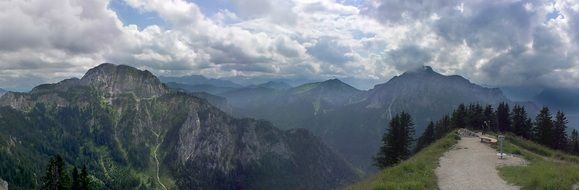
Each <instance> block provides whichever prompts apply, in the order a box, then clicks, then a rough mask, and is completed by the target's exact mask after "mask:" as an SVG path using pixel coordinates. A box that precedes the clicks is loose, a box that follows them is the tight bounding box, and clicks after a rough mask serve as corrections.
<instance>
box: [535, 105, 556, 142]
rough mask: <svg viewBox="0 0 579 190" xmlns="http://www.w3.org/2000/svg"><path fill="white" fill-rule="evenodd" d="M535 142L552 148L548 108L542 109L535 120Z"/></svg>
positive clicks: (550, 117)
mask: <svg viewBox="0 0 579 190" xmlns="http://www.w3.org/2000/svg"><path fill="white" fill-rule="evenodd" d="M534 132H535V135H534V136H535V140H536V142H538V143H539V144H542V145H545V146H552V144H553V143H552V142H553V120H552V116H551V112H550V111H549V108H547V107H543V108H542V109H541V111H540V112H539V114H538V115H537V117H536V118H535V128H534Z"/></svg>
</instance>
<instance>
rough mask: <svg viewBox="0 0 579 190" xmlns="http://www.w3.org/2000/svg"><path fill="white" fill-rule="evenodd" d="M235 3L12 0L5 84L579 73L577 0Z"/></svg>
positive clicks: (563, 78)
mask: <svg viewBox="0 0 579 190" xmlns="http://www.w3.org/2000/svg"><path fill="white" fill-rule="evenodd" d="M231 2H232V6H233V7H234V8H232V9H221V10H219V11H217V12H216V13H215V14H214V15H204V14H203V12H202V11H201V10H202V9H203V7H199V6H197V5H196V4H195V3H193V2H191V1H185V0H125V3H126V4H127V5H128V6H130V7H132V8H134V9H136V10H138V11H141V12H151V13H155V15H158V16H159V17H161V19H163V20H164V21H166V23H167V26H162V27H161V26H156V25H151V26H148V27H145V28H138V27H137V26H135V25H127V24H123V23H122V22H121V21H120V19H119V18H118V14H117V13H115V12H114V11H112V10H111V9H110V8H109V7H108V1H103V0H55V1H50V2H48V1H42V0H30V1H16V0H11V1H2V2H0V25H1V26H3V27H2V29H0V74H1V77H0V86H1V87H17V86H22V85H24V86H28V87H30V81H50V82H54V81H56V80H59V79H62V78H65V77H69V76H77V77H78V76H80V75H82V73H83V72H84V71H85V70H86V69H88V68H90V67H92V66H94V65H96V64H99V63H100V62H105V61H106V62H114V63H119V64H128V65H133V66H137V67H140V68H146V69H150V70H152V71H153V72H155V73H157V74H162V75H183V74H193V73H195V74H205V75H210V76H212V77H231V76H254V77H287V78H311V79H324V78H329V77H334V76H336V77H341V78H356V79H361V80H365V79H368V80H372V81H376V80H378V81H386V80H388V79H389V78H390V77H392V76H393V75H396V74H400V73H401V72H403V71H404V70H405V69H408V68H412V67H416V66H417V65H422V64H429V65H432V66H433V67H434V68H435V70H438V71H441V72H443V73H446V74H461V75H464V76H466V77H467V78H470V79H473V80H474V82H477V83H483V84H491V85H519V84H525V83H532V84H538V85H561V86H573V85H575V86H576V85H577V83H578V81H579V76H578V73H577V71H578V70H579V47H578V46H577V44H579V31H578V30H579V29H578V28H579V3H577V2H576V1H573V0H555V1H551V0H549V1H546V0H545V1H543V0H523V1H519V0H501V1H491V2H489V1H484V0H473V1H445V0H434V1H420V0H403V1H402V0H401V1H398V0H388V1H386V0H384V1H379V0H368V1H336V0H268V1H264V0H233V1H231ZM554 13H557V14H559V16H551V17H552V18H550V17H549V16H548V15H556V14H554ZM39 72H41V73H46V74H43V75H38V74H36V73H39ZM13 81H22V82H13ZM24 81H26V83H25V82H24Z"/></svg>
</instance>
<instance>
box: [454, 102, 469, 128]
mask: <svg viewBox="0 0 579 190" xmlns="http://www.w3.org/2000/svg"><path fill="white" fill-rule="evenodd" d="M467 116H468V112H467V110H466V106H464V104H460V105H458V108H457V109H456V110H454V112H453V113H452V118H451V120H452V127H453V128H455V129H456V128H465V127H466V124H467V123H466V119H467Z"/></svg>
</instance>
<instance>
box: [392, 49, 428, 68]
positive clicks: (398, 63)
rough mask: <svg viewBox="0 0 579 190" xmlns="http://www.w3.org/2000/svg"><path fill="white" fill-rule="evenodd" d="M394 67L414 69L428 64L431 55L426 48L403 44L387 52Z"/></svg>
mask: <svg viewBox="0 0 579 190" xmlns="http://www.w3.org/2000/svg"><path fill="white" fill-rule="evenodd" d="M389 55H390V59H391V60H392V63H393V64H394V67H395V68H396V69H397V70H399V71H406V70H414V69H416V68H420V67H422V66H424V65H429V63H430V61H431V60H432V56H431V55H430V54H429V52H428V51H427V50H424V49H422V48H420V47H416V46H405V47H401V48H400V49H395V50H392V51H390V52H389Z"/></svg>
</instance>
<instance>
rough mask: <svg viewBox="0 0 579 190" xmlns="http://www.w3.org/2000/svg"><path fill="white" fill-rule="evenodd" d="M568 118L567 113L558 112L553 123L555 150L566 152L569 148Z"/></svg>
mask: <svg viewBox="0 0 579 190" xmlns="http://www.w3.org/2000/svg"><path fill="white" fill-rule="evenodd" d="M567 123H569V122H568V121H567V117H566V116H565V113H563V112H561V111H558V112H557V114H556V116H555V121H554V122H553V141H552V142H553V145H552V147H553V148H554V149H558V150H565V148H566V147H567Z"/></svg>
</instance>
